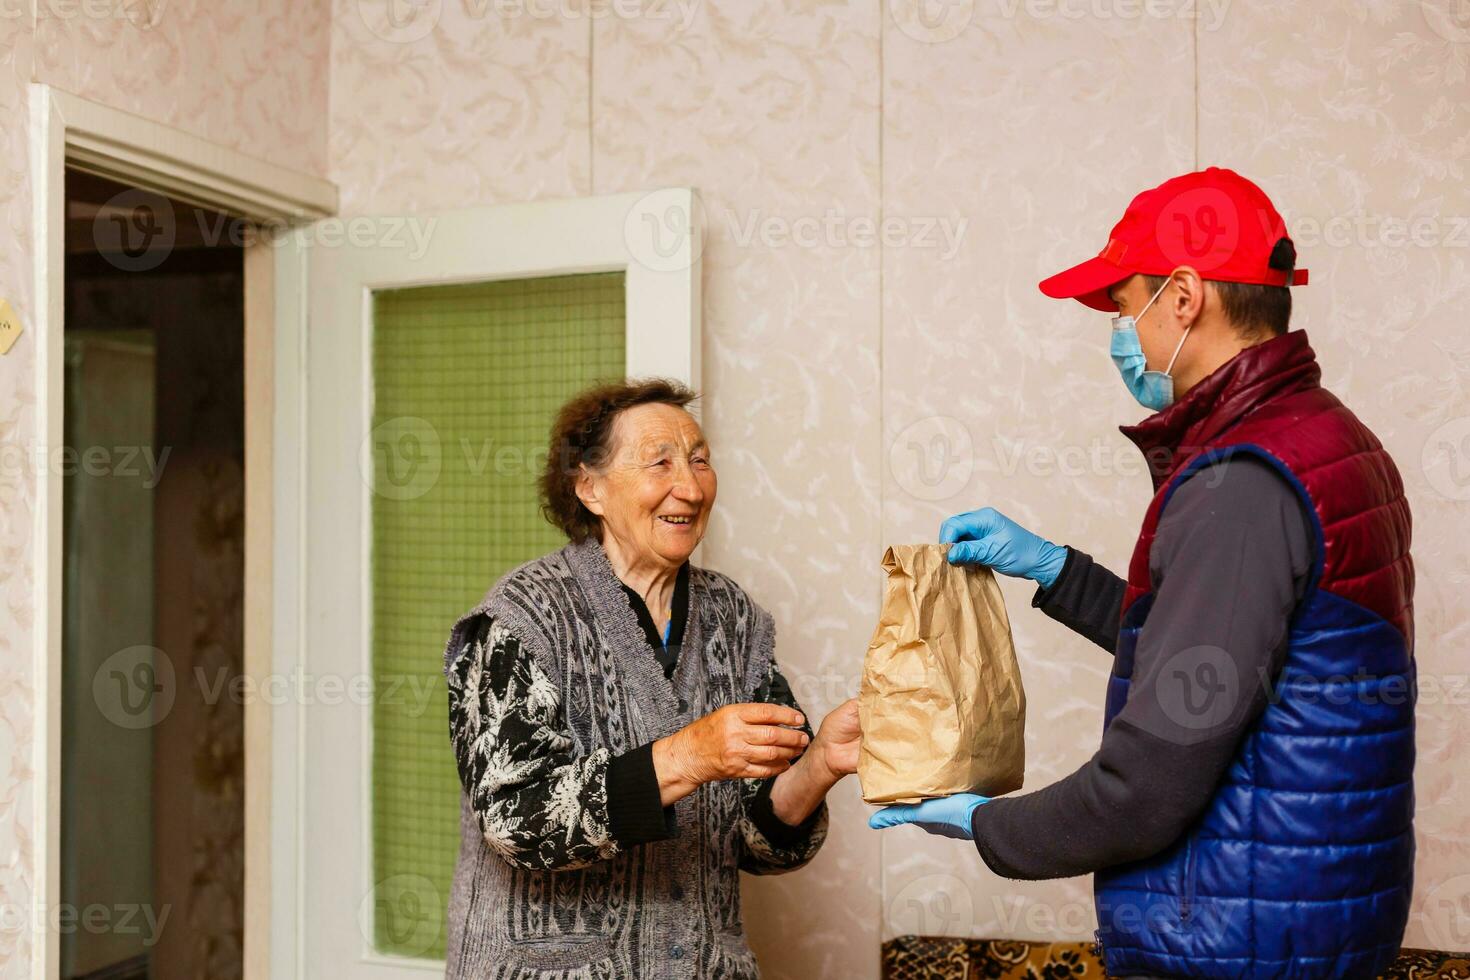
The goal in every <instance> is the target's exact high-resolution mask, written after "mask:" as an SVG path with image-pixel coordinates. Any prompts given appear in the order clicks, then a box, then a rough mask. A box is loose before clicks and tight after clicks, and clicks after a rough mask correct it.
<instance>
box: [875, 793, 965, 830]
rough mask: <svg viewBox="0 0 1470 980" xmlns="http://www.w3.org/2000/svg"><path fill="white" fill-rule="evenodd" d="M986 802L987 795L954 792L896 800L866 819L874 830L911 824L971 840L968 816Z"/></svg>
mask: <svg viewBox="0 0 1470 980" xmlns="http://www.w3.org/2000/svg"><path fill="white" fill-rule="evenodd" d="M989 802H990V797H988V796H976V795H975V794H974V793H956V794H954V795H953V796H940V797H937V798H936V799H932V800H925V801H924V802H922V803H908V804H905V803H900V804H898V805H896V806H885V807H884V808H883V809H881V810H879V811H878V812H877V813H875V814H873V815H872V816H871V817H869V818H868V826H869V827H872V828H873V829H874V830H882V829H883V828H885V827H898V826H900V825H902V824H906V823H911V824H914V825H915V826H916V827H919V828H921V829H923V830H927V831H928V832H929V833H931V834H938V835H939V836H940V837H953V838H954V839H955V840H974V839H975V833H974V831H973V830H971V829H970V826H971V825H970V818H971V817H972V816H973V815H974V813H975V808H976V807H977V806H979V805H980V804H982V803H989Z"/></svg>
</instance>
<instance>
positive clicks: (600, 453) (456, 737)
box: [445, 380, 858, 980]
mask: <svg viewBox="0 0 1470 980" xmlns="http://www.w3.org/2000/svg"><path fill="white" fill-rule="evenodd" d="M693 398H694V395H693V393H692V392H690V391H689V390H688V389H686V388H684V387H682V386H680V385H678V384H675V383H672V382H667V381H659V380H653V381H641V382H629V383H616V384H609V385H605V386H601V387H598V388H594V389H592V390H590V391H587V392H585V393H583V394H581V395H579V396H577V397H576V398H574V399H572V401H570V402H569V403H567V405H566V406H564V407H563V408H562V410H561V412H560V414H559V415H558V417H557V419H556V423H555V425H554V427H553V430H552V439H551V451H550V454H549V456H548V462H547V466H546V471H545V474H544V476H543V477H542V496H543V498H544V507H543V510H544V512H545V514H546V516H547V518H548V519H549V520H551V521H552V522H553V523H554V524H556V525H557V526H559V527H560V528H561V529H562V530H564V531H565V532H566V534H567V537H568V538H570V539H571V543H570V544H568V545H567V546H566V547H564V548H562V549H561V550H560V551H557V552H555V553H553V554H550V555H548V556H546V557H545V558H541V559H538V560H536V561H533V562H530V563H529V564H526V565H522V566H521V567H520V568H518V569H516V570H515V571H512V572H510V573H509V574H508V575H506V576H505V577H504V578H503V579H501V580H500V581H499V582H498V583H497V584H496V585H495V587H494V588H493V589H491V590H490V593H489V595H487V596H486V598H485V600H484V601H483V602H482V603H481V604H480V605H479V606H478V607H476V608H475V609H474V610H473V611H472V612H470V613H469V614H468V615H466V616H465V617H464V618H463V619H461V620H460V621H459V622H458V623H456V624H455V626H454V630H453V632H452V634H451V636H450V639H449V645H448V648H447V649H446V651H445V665H446V673H447V676H448V679H449V707H450V734H451V738H452V741H453V743H454V755H455V760H456V762H457V763H458V766H459V775H460V780H461V782H462V784H463V787H464V795H463V804H462V816H461V833H462V844H461V847H460V852H459V864H458V866H457V867H456V869H455V874H454V885H453V889H452V892H451V895H450V902H449V940H448V971H447V976H448V977H449V978H451V980H452V978H458V977H465V978H470V977H473V978H476V980H479V978H488V977H494V978H507V980H510V978H539V977H542V976H545V977H553V976H554V977H558V978H561V977H569V978H570V977H577V978H582V977H586V978H593V977H597V978H612V977H649V978H653V977H658V978H665V977H691V978H693V977H700V978H703V977H720V978H724V977H737V978H746V977H755V976H757V969H756V964H755V960H754V958H753V957H752V956H751V953H750V949H749V947H748V946H747V945H746V941H745V936H744V932H743V927H742V924H741V917H740V883H739V872H740V871H748V872H751V873H752V874H776V873H780V872H783V871H790V870H792V869H793V868H797V867H800V866H801V865H802V864H805V863H806V862H807V861H809V860H811V858H812V856H813V855H814V854H815V853H816V851H817V848H819V847H820V846H821V844H822V840H823V838H824V836H825V834H826V822H827V815H826V806H825V804H824V802H823V800H824V798H825V796H826V794H827V791H828V790H829V789H831V788H832V786H833V785H834V784H835V783H836V782H837V781H838V780H839V779H841V778H842V777H843V776H844V775H846V774H847V773H850V772H852V771H853V770H854V769H855V767H856V765H857V747H858V724H857V711H856V706H855V703H854V702H851V701H849V702H847V703H846V704H844V705H842V706H841V707H839V708H837V709H836V710H835V711H833V712H832V714H830V715H828V716H827V718H826V720H825V721H823V722H822V725H821V727H820V729H819V730H818V731H817V732H816V734H815V735H813V734H812V730H811V728H810V727H809V726H808V725H807V723H806V719H805V717H804V716H803V715H802V713H801V710H800V708H799V707H798V706H797V704H796V700H795V698H793V697H792V694H791V689H790V687H789V686H788V685H787V683H786V681H785V679H784V678H783V677H782V676H781V672H780V671H779V670H778V669H777V666H776V661H775V659H774V658H773V656H772V647H773V645H774V639H775V638H774V629H773V624H772V621H771V616H770V614H769V613H767V612H766V611H765V610H764V609H762V608H761V607H760V606H758V605H756V604H755V602H754V601H753V600H752V599H751V598H750V596H749V595H747V594H746V593H745V591H744V590H743V589H741V588H740V586H738V585H736V584H735V583H734V582H732V581H731V580H730V579H728V578H726V577H725V576H724V575H721V574H719V573H718V572H712V571H708V570H706V569H703V568H698V567H695V566H693V565H691V564H690V563H689V556H690V554H691V553H692V552H693V551H694V548H695V546H696V545H698V544H699V541H700V539H701V538H702V537H703V536H704V532H705V528H706V526H707V525H708V523H709V516H710V511H711V509H712V508H713V507H714V503H715V470H714V466H713V465H712V464H711V462H710V453H709V446H708V445H707V444H706V442H705V438H704V435H703V433H702V432H701V431H700V428H699V424H698V423H697V422H695V420H694V419H693V417H692V416H690V414H689V413H688V412H687V411H686V410H685V409H686V406H688V405H689V403H690V402H691V401H692V400H693Z"/></svg>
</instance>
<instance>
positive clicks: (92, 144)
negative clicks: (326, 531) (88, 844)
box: [30, 83, 337, 980]
mask: <svg viewBox="0 0 1470 980" xmlns="http://www.w3.org/2000/svg"><path fill="white" fill-rule="evenodd" d="M30 140H31V142H30V147H31V150H30V152H31V161H30V162H31V173H32V178H33V187H32V193H33V212H32V216H33V229H34V236H35V238H34V244H35V296H36V311H35V324H34V326H35V333H34V337H35V339H34V341H33V342H34V343H35V344H36V358H35V360H36V366H35V385H36V405H37V417H36V443H37V446H38V448H39V449H42V450H45V453H44V455H42V454H41V453H39V452H38V453H36V454H33V456H32V458H35V459H40V460H42V462H41V464H40V465H37V466H36V467H35V472H36V511H35V515H34V522H35V523H34V527H33V533H34V535H35V538H34V540H35V558H34V564H33V570H32V573H33V576H34V578H33V581H34V586H33V588H34V590H35V609H36V619H35V635H34V648H33V651H32V658H33V672H34V677H35V691H36V703H35V715H34V757H33V766H34V771H35V776H34V778H35V787H34V796H33V800H34V807H35V810H34V815H33V826H34V828H35V831H34V832H35V875H36V888H35V894H34V896H33V900H32V908H34V909H39V910H41V911H42V913H43V914H45V915H47V916H49V914H50V911H51V909H52V908H53V907H54V906H55V904H56V903H57V902H58V901H59V895H60V886H61V862H60V833H61V780H60V765H61V626H62V594H61V593H62V558H63V556H62V495H61V490H62V479H61V474H60V473H59V472H56V471H55V468H54V467H52V466H51V465H50V464H49V458H50V454H51V450H53V449H55V448H59V447H60V446H61V445H62V444H63V435H62V433H63V428H62V411H63V397H62V396H63V389H64V383H65V382H64V374H63V360H62V351H63V347H62V342H63V325H64V323H65V316H64V314H65V311H64V308H63V299H64V296H65V252H64V245H65V217H66V216H65V203H66V168H67V167H74V168H77V169H80V170H86V171H89V172H91V173H94V174H98V175H100V176H104V177H109V178H111V179H114V180H118V181H121V182H123V183H126V184H129V185H132V186H135V187H140V188H142V189H145V190H150V191H154V192H157V193H160V194H163V195H166V196H169V197H173V198H175V199H180V200H185V201H188V202H190V203H193V204H199V205H203V206H206V207H210V208H213V209H216V210H219V211H223V212H226V213H228V214H231V215H233V216H236V217H241V218H246V219H249V220H251V221H253V222H259V223H262V224H266V225H270V226H275V227H279V226H281V225H284V224H294V223H299V222H303V221H308V220H311V219H314V218H320V217H323V216H325V215H328V214H332V213H334V212H335V211H336V210H337V189H336V187H335V186H334V185H333V184H331V183H330V182H328V181H325V180H322V179H321V178H318V177H314V176H311V175H309V174H303V173H299V172H297V171H294V170H290V169H288V168H285V167H281V166H278V165H276V164H273V163H268V162H266V161H263V160H258V159H256V158H254V157H251V156H248V155H246V154H244V153H241V152H239V151H238V150H234V149H231V148H229V147H226V146H222V145H220V144H217V143H212V142H210V141H208V140H205V139H201V138H200V137H198V136H194V135H191V134H189V133H185V132H183V131H182V130H178V129H174V128H172V127H169V126H164V125H162V124H160V123H157V122H154V121H152V120H148V119H145V118H142V117H141V116H135V115H133V114H131V113H127V112H123V111H121V110H118V109H113V108H109V107H107V106H104V105H101V104H100V103H97V102H92V101H89V100H87V99H83V98H79V97H78V96H75V95H72V94H70V93H67V92H64V91H61V90H60V89H56V88H54V87H52V86H49V85H44V84H39V83H35V84H32V85H31V86H30ZM273 251H276V249H275V248H274V247H273V246H272V245H271V244H269V243H267V242H261V243H258V244H255V245H253V246H251V247H250V248H248V249H247V250H246V256H245V280H246V281H245V302H246V306H245V374H246V377H245V390H246V395H245V400H246V406H245V410H246V447H245V454H246V470H245V474H246V494H245V509H246V547H245V565H246V568H245V599H244V601H245V613H246V615H245V672H246V674H247V675H250V676H251V677H256V678H263V677H266V676H268V675H269V674H271V673H272V672H273V671H274V670H275V669H276V666H275V663H274V659H273V646H274V643H273V630H274V629H275V626H276V624H275V622H274V617H273V615H272V613H273V610H274V608H275V607H276V606H277V605H278V604H279V603H278V601H277V600H278V598H279V596H280V590H279V583H278V582H277V581H276V577H275V576H274V575H273V574H272V568H273V563H272V557H273V553H274V552H276V550H277V548H276V545H277V544H279V542H280V540H281V535H280V534H279V533H277V532H278V527H277V522H278V521H279V519H280V518H281V517H282V516H286V517H289V516H290V511H291V509H292V507H293V506H294V504H295V501H294V500H293V499H292V498H291V496H290V494H289V493H281V492H280V491H281V488H282V486H283V484H282V483H281V482H280V479H279V475H280V474H283V473H284V474H290V473H292V472H294V471H295V470H297V469H299V464H298V463H297V462H295V461H293V459H292V455H293V454H295V453H297V452H299V450H300V444H299V442H297V441H295V439H294V436H295V435H296V434H297V432H296V431H294V430H293V428H292V427H291V425H290V423H289V420H283V418H282V415H281V413H280V412H278V411H277V410H276V405H277V402H278V401H279V399H278V398H277V397H276V396H277V394H278V389H279V387H280V385H281V382H282V381H283V379H279V378H277V377H276V364H277V362H278V360H279V358H280V356H281V352H280V351H278V349H277V344H276V341H275V322H276V319H277V312H278V311H277V308H276V307H277V302H276V300H274V299H273V298H272V294H273V292H274V288H273V283H272V281H271V278H270V277H271V275H272V273H273V271H274V268H275V265H276V263H275V260H274V258H273V257H272V255H271V253H272V252H273ZM288 407H289V406H288ZM282 436H285V438H284V439H283V438H282ZM273 474H274V475H273ZM284 486H285V488H286V489H287V490H289V489H290V488H291V487H292V486H293V485H292V484H290V483H287V484H284ZM283 512H284V513H283ZM275 567H276V568H280V567H281V565H279V564H277V565H276V566H275ZM270 725H271V714H270V712H269V710H268V707H267V706H266V705H264V704H262V703H261V702H260V701H259V700H258V699H252V700H248V701H247V703H246V705H245V745H246V755H245V760H246V770H247V772H246V780H245V821H246V830H245V878H246V881H245V975H246V976H248V977H257V976H264V975H266V971H267V967H266V963H267V962H268V960H269V955H270V954H269V940H270V932H269V928H268V923H269V921H270V920H269V916H270V912H269V901H270V881H271V871H272V863H271V862H272V860H273V859H275V856H274V855H273V854H272V852H271V846H270V845H271V839H270V817H269V814H270V812H271V806H272V803H271V799H270V786H271V779H270V765H271V763H272V752H271V745H272V740H271V729H270ZM277 867H279V865H277ZM59 971H60V937H59V935H58V934H57V933H56V932H55V931H53V930H51V929H49V928H48V929H47V930H46V932H45V934H44V936H42V937H35V941H34V944H33V948H32V961H31V975H32V976H33V977H38V978H41V980H54V978H56V977H58V976H59Z"/></svg>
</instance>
